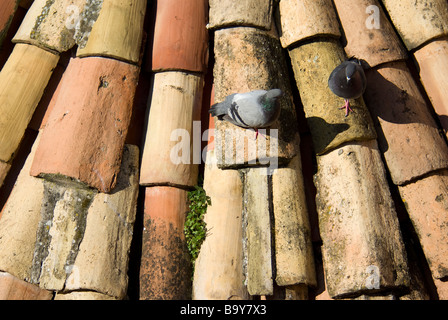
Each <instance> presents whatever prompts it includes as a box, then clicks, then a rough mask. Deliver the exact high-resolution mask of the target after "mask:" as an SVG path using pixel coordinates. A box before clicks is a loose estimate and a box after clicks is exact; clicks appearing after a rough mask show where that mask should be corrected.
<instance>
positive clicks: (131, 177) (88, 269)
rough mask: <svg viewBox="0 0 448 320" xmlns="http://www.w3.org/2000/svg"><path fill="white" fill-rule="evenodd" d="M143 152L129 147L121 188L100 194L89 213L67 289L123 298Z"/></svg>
mask: <svg viewBox="0 0 448 320" xmlns="http://www.w3.org/2000/svg"><path fill="white" fill-rule="evenodd" d="M138 166H139V150H138V147H137V146H133V145H125V149H124V152H123V161H122V165H121V170H120V173H119V175H118V181H117V187H116V188H115V189H114V191H113V192H112V193H111V194H105V193H98V194H97V195H96V196H95V197H94V199H93V201H92V203H91V205H90V207H89V208H88V212H87V219H86V227H85V231H84V236H83V239H82V242H81V244H80V246H79V250H78V253H77V255H76V259H75V261H74V263H73V265H71V266H69V268H70V269H71V272H70V274H69V275H68V277H67V280H66V283H65V287H64V290H69V291H72V290H73V291H76V290H92V291H97V292H99V293H103V294H107V295H108V296H112V297H116V298H118V299H123V298H124V297H125V295H126V290H127V286H128V274H127V271H128V262H129V249H130V246H131V240H132V234H133V228H134V221H135V214H136V206H137V196H138Z"/></svg>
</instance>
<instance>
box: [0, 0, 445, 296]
mask: <svg viewBox="0 0 448 320" xmlns="http://www.w3.org/2000/svg"><path fill="white" fill-rule="evenodd" d="M17 4H18V1H15V0H14V1H3V2H2V4H1V5H0V45H1V41H3V45H2V47H1V49H0V50H1V51H0V66H3V67H2V70H1V72H0V84H2V85H0V109H1V110H0V111H1V116H0V184H2V183H3V181H5V183H4V184H3V186H2V187H1V188H0V207H1V208H2V211H1V213H0V271H1V273H0V282H1V283H2V284H1V285H0V288H1V289H0V297H1V298H4V299H42V298H44V299H52V298H53V299H56V300H59V299H123V298H125V297H126V296H127V297H129V298H131V299H189V298H193V299H248V298H261V299H266V298H267V299H316V300H322V299H358V300H372V299H382V300H393V299H403V300H418V299H448V293H447V292H448V289H447V282H446V279H447V277H448V273H447V272H448V271H447V270H448V266H446V260H447V259H446V258H447V252H448V242H447V239H446V234H447V230H446V226H447V225H448V224H447V223H446V222H447V221H446V213H447V211H448V205H447V199H448V190H447V185H448V181H447V172H448V171H447V170H448V146H447V142H446V132H448V124H447V123H448V122H447V119H448V117H447V116H448V114H447V110H448V105H447V103H446V99H445V93H446V91H447V86H448V78H447V74H448V72H446V66H447V64H448V63H447V61H448V58H447V57H448V49H447V48H448V46H447V40H446V37H447V35H448V25H447V21H448V17H447V15H448V4H447V2H446V1H444V0H427V1H411V0H403V1H400V2H399V3H398V2H397V1H392V0H391V1H389V0H383V1H382V2H380V1H378V0H372V1H366V0H356V1H346V0H333V1H331V0H319V1H315V0H313V1H308V0H280V1H272V0H263V1H260V0H244V1H234V0H219V1H218V0H209V1H205V0H203V1H202V0H201V1H193V0H188V1H185V0H179V1H177V0H169V1H168V0H166V1H152V2H151V1H144V0H138V1H130V0H129V1H119V2H116V1H112V0H102V1H101V0H70V1H68V0H56V1H50V2H48V1H44V0H35V1H34V2H33V4H32V5H30V2H29V1H21V5H20V6H18V5H17ZM207 4H208V7H207ZM25 13H26V15H25ZM389 19H390V20H389ZM20 23H22V24H21V25H20ZM19 25H20V26H19ZM207 29H208V30H207ZM351 56H355V57H357V58H358V59H361V60H362V62H363V66H364V67H365V73H366V76H367V83H368V86H367V90H366V92H365V94H364V96H363V98H359V99H356V100H352V101H351V103H352V107H353V109H354V112H353V113H351V114H350V115H349V116H348V117H345V115H344V112H343V111H342V110H339V109H338V107H339V106H340V105H342V103H343V99H341V98H339V97H337V96H335V95H334V94H333V93H332V92H331V91H330V90H329V88H328V85H327V79H328V76H329V74H330V73H331V71H332V70H333V69H334V67H336V66H337V65H338V64H339V63H341V62H342V61H344V60H345V59H346V58H347V57H351ZM274 87H276V88H281V89H282V91H284V92H285V95H284V96H283V97H282V100H281V107H282V111H281V116H280V118H279V120H278V121H277V122H276V123H275V124H274V125H273V126H272V128H270V129H269V130H268V131H267V132H266V138H263V137H261V136H258V137H257V138H256V139H255V138H254V136H253V131H252V130H243V129H241V128H237V127H235V126H233V125H231V124H229V123H225V122H222V121H218V120H216V119H213V118H210V116H209V114H208V108H209V106H210V105H211V104H213V103H214V102H220V101H223V100H224V99H225V97H226V96H227V95H229V94H232V93H235V92H245V91H250V90H255V89H269V88H274ZM145 113H146V114H145ZM176 129H177V131H176ZM179 129H180V130H179ZM207 129H209V130H208V131H207V132H206V130H207ZM277 130H278V131H277ZM442 130H444V131H445V135H444V134H443V133H442ZM36 136H37V138H35V137H36ZM34 140H35V141H34ZM33 142H34V144H33ZM207 144H208V146H207V147H206V148H205V149H203V148H204V147H205V146H206V145H207ZM31 145H33V146H32V150H31V151H30V149H31ZM253 147H256V148H257V149H254V148H253ZM140 148H141V150H140ZM254 150H255V152H254ZM257 152H258V153H257ZM139 156H141V157H139ZM173 157H174V158H175V159H173ZM139 160H141V162H140V161H139ZM173 160H175V161H173ZM255 160H257V161H258V162H256V161H255ZM266 160H269V161H270V162H266ZM275 160H278V162H275ZM267 167H269V168H267ZM139 169H140V170H139ZM198 175H203V176H204V184H203V187H204V190H205V191H206V193H207V195H208V196H209V197H210V199H211V204H210V205H209V206H208V208H207V214H206V215H205V222H206V224H207V235H206V238H205V241H204V242H203V244H202V247H201V250H200V253H199V257H198V259H197V261H196V263H195V269H194V277H193V278H191V275H192V274H191V271H192V270H191V265H190V261H189V259H188V253H187V248H186V238H185V235H184V230H183V229H184V221H185V218H186V212H187V210H188V200H187V195H188V191H189V190H192V189H193V188H194V186H195V185H196V184H197V183H198V181H199V179H198ZM35 176H38V177H35ZM80 182H81V183H80ZM6 199H7V201H6Z"/></svg>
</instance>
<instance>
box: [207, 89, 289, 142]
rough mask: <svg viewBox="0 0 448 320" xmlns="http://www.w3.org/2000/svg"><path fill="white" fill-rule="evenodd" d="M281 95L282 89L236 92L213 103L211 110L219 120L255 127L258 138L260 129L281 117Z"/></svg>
mask: <svg viewBox="0 0 448 320" xmlns="http://www.w3.org/2000/svg"><path fill="white" fill-rule="evenodd" d="M281 95H282V91H281V90H280V89H271V90H269V91H266V90H255V91H251V92H246V93H234V94H231V95H229V96H227V97H226V99H225V100H224V101H223V102H220V103H216V104H214V105H212V106H211V108H210V110H209V112H210V114H211V115H212V116H214V117H218V119H219V120H224V121H228V122H230V123H232V124H234V125H236V126H238V127H241V128H252V129H254V130H255V132H256V135H255V138H256V137H257V136H258V129H260V128H267V127H269V126H270V125H272V124H273V123H274V121H275V120H277V118H278V117H279V115H280V110H281V108H280V105H279V103H278V101H277V99H278V98H279V97H280V96H281Z"/></svg>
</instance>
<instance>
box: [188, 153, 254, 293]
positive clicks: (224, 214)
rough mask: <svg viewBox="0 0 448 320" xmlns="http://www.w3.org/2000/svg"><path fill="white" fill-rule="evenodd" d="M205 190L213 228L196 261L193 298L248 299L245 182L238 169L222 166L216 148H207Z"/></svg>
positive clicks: (208, 219)
mask: <svg viewBox="0 0 448 320" xmlns="http://www.w3.org/2000/svg"><path fill="white" fill-rule="evenodd" d="M204 190H205V192H206V194H207V196H209V197H210V200H211V204H210V205H209V206H208V207H207V213H206V214H205V216H204V221H205V223H206V225H207V230H210V231H209V232H208V233H207V236H206V237H205V240H204V242H203V243H202V246H201V250H200V253H199V256H198V258H197V260H196V262H195V269H194V278H193V299H195V300H209V299H213V300H215V299H216V300H228V299H235V300H236V299H243V300H244V299H248V298H249V295H248V293H247V289H246V287H245V285H244V274H243V229H242V210H243V208H242V206H243V199H242V196H243V185H242V182H241V178H240V174H239V172H238V171H237V170H221V169H218V167H217V166H216V157H215V155H214V151H213V150H212V151H208V152H207V162H206V165H205V169H204ZM222 239H226V241H222Z"/></svg>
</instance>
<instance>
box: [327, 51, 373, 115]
mask: <svg viewBox="0 0 448 320" xmlns="http://www.w3.org/2000/svg"><path fill="white" fill-rule="evenodd" d="M366 85H367V82H366V75H365V74H364V69H363V68H362V66H361V62H360V61H359V60H358V59H354V58H351V59H349V60H347V61H344V62H343V63H341V64H340V65H339V66H337V67H336V68H335V69H334V70H333V71H332V72H331V74H330V77H329V78H328V87H330V90H331V91H332V92H333V93H334V94H335V95H337V96H339V97H342V98H344V99H345V104H344V105H343V106H342V107H341V108H340V109H344V108H345V116H346V117H347V116H348V114H349V112H350V111H352V112H353V110H352V109H351V108H350V102H349V99H356V98H359V97H360V96H361V95H362V94H363V93H364V91H365V89H366Z"/></svg>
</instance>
